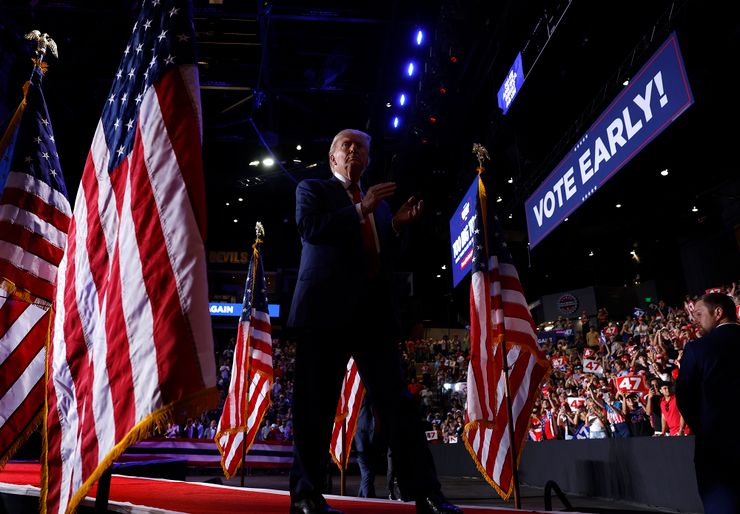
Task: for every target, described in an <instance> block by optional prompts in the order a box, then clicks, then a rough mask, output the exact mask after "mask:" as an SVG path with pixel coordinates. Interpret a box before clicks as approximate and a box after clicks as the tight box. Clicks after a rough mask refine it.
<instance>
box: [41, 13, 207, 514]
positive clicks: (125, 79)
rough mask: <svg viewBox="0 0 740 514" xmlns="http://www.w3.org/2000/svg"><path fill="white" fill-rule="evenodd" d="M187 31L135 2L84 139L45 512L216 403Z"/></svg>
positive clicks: (59, 293) (62, 286) (53, 374)
mask: <svg viewBox="0 0 740 514" xmlns="http://www.w3.org/2000/svg"><path fill="white" fill-rule="evenodd" d="M101 23H103V22H102V21H101ZM194 36H195V33H194V29H193V24H192V12H191V6H190V4H189V3H186V2H184V1H179V0H145V1H144V2H143V5H142V8H141V12H140V15H139V18H138V21H137V22H136V24H135V25H134V28H133V31H132V35H131V38H130V40H129V42H128V43H127V45H126V47H125V50H124V52H123V54H124V55H123V58H122V60H121V62H120V65H119V66H118V71H117V73H116V76H115V80H114V82H113V86H112V87H111V90H110V93H109V94H108V97H107V100H106V102H105V107H104V109H103V114H102V117H101V119H100V121H99V122H98V126H97V130H96V132H95V135H94V137H93V141H92V146H91V148H90V151H89V153H88V158H87V163H86V164H85V169H84V172H83V174H82V181H81V183H80V186H79V188H78V191H77V198H76V201H75V209H74V214H73V217H72V220H71V222H70V226H69V236H68V239H67V251H66V253H65V255H64V258H63V259H62V261H61V263H60V265H59V274H58V279H57V290H56V297H55V300H54V306H55V309H56V312H55V317H54V321H53V323H52V341H51V345H50V349H49V352H50V354H49V358H48V373H49V376H48V381H47V404H48V416H47V419H46V434H47V439H46V440H47V444H46V447H45V456H46V459H45V462H44V474H43V480H42V510H45V511H47V510H48V511H51V512H71V511H73V510H74V509H75V508H76V506H77V505H78V504H79V502H80V501H81V500H82V498H83V497H84V496H85V494H86V492H87V491H88V490H89V488H90V486H91V485H92V484H93V483H94V482H95V480H97V478H98V477H100V475H101V474H102V473H103V472H104V471H105V469H106V468H108V467H109V466H110V465H111V464H112V463H113V462H114V461H115V459H116V458H118V456H119V455H121V453H123V452H124V451H125V449H126V448H127V447H128V446H129V445H131V444H133V443H134V442H136V441H138V440H140V439H142V438H144V437H146V436H147V435H148V434H149V433H150V432H151V431H152V430H153V428H154V427H155V426H156V425H158V424H162V423H164V422H165V421H166V420H167V419H168V417H170V416H172V415H173V413H174V412H177V413H180V412H182V411H183V409H185V408H186V407H187V406H193V407H196V406H199V407H201V408H203V407H207V406H211V405H212V401H211V400H215V397H216V390H215V381H216V370H215V362H214V357H213V336H212V333H211V322H210V315H209V311H208V289H207V279H206V263H205V252H204V243H203V240H204V237H205V197H204V189H205V188H204V180H203V167H202V160H201V117H200V96H199V84H198V70H197V67H196V61H195V57H194ZM103 42H104V43H105V44H106V45H108V44H109V43H108V42H107V41H105V40H104V39H102V40H101V44H102V43H103Z"/></svg>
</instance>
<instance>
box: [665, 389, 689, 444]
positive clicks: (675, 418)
mask: <svg viewBox="0 0 740 514" xmlns="http://www.w3.org/2000/svg"><path fill="white" fill-rule="evenodd" d="M660 394H661V395H663V397H662V398H661V399H660V412H661V414H663V426H662V429H663V430H662V432H663V435H666V436H668V435H670V436H676V435H686V433H687V431H686V428H687V427H686V422H685V421H684V420H683V416H682V415H681V413H680V412H679V411H678V406H677V405H676V395H674V394H673V392H672V391H671V385H670V384H669V383H668V382H663V383H662V384H661V385H660Z"/></svg>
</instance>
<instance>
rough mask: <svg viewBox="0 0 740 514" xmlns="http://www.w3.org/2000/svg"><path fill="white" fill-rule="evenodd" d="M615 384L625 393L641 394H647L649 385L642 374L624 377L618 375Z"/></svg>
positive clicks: (618, 389)
mask: <svg viewBox="0 0 740 514" xmlns="http://www.w3.org/2000/svg"><path fill="white" fill-rule="evenodd" d="M614 385H615V386H616V387H617V391H621V392H623V393H639V394H640V395H643V394H647V392H648V385H647V382H646V381H645V377H643V376H642V375H625V376H623V377H616V378H615V379H614Z"/></svg>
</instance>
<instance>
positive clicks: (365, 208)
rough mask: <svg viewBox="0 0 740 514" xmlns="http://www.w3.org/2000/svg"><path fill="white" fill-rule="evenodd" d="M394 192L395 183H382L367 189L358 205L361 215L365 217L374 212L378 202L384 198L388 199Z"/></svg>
mask: <svg viewBox="0 0 740 514" xmlns="http://www.w3.org/2000/svg"><path fill="white" fill-rule="evenodd" d="M395 192H396V183H395V182H382V183H380V184H375V185H374V186H371V187H369V188H368V190H367V191H366V192H365V197H364V198H363V199H362V202H361V203H360V208H361V209H362V215H363V216H367V215H368V214H370V213H371V212H373V211H375V208H376V207H377V206H378V205H379V204H380V202H382V201H383V200H385V199H386V198H390V197H391V196H393V194H394V193H395Z"/></svg>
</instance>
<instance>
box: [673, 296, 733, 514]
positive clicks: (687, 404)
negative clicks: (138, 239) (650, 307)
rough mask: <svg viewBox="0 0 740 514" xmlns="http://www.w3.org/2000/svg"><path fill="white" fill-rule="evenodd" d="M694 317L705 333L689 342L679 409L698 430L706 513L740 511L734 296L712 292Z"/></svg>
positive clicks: (699, 469)
mask: <svg viewBox="0 0 740 514" xmlns="http://www.w3.org/2000/svg"><path fill="white" fill-rule="evenodd" d="M694 319H695V320H696V321H697V323H698V324H700V325H701V328H702V330H703V331H704V334H705V335H704V336H703V337H701V338H700V339H697V340H695V341H691V342H689V343H688V344H687V345H686V348H685V349H684V352H683V357H682V358H681V369H680V371H679V374H678V381H677V383H676V400H677V402H678V409H679V410H680V411H681V413H682V414H683V417H684V419H685V420H686V423H687V424H688V425H689V427H691V430H692V431H693V433H694V434H696V448H695V452H694V465H695V467H696V481H697V484H698V486H699V495H700V496H701V500H702V503H703V504H704V512H705V513H706V514H720V513H721V514H740V468H739V467H738V462H740V442H738V438H737V428H738V426H740V409H738V408H737V405H736V404H737V400H738V398H740V373H739V372H738V355H740V325H738V323H737V312H736V310H735V304H734V302H733V301H732V298H730V297H729V296H727V295H725V294H722V293H709V294H706V295H704V296H703V297H702V299H701V300H700V301H698V302H697V303H696V307H695V309H694Z"/></svg>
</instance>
